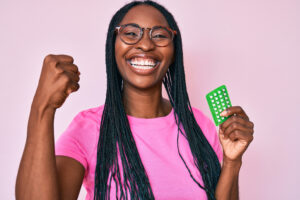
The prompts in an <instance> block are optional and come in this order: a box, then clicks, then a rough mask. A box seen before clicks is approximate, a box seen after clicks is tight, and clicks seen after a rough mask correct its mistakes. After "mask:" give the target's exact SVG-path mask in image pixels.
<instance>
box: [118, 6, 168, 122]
mask: <svg viewBox="0 0 300 200" xmlns="http://www.w3.org/2000/svg"><path fill="white" fill-rule="evenodd" d="M129 23H136V24H138V25H139V26H140V27H149V28H152V27H153V26H166V27H169V25H168V22H167V21H166V19H165V18H164V16H163V15H162V14H161V13H160V12H159V11H158V10H157V9H155V8H153V7H151V6H143V5H142V6H136V7H134V8H132V9H131V10H130V11H129V12H128V13H127V14H126V15H125V17H124V18H123V20H122V21H121V22H120V25H122V24H129ZM148 31H149V30H145V32H144V35H143V37H142V39H141V40H140V41H139V42H138V43H136V44H134V45H127V44H125V43H124V42H122V41H121V39H120V38H119V36H117V38H116V43H115V49H117V51H116V52H115V57H116V62H117V65H118V69H119V72H120V74H121V76H122V77H123V81H124V83H123V84H124V95H123V96H124V99H123V102H124V106H125V111H126V113H127V114H128V115H132V116H135V117H141V118H154V117H161V116H165V115H167V114H168V113H169V112H170V111H171V109H172V106H171V104H170V102H169V101H167V100H165V99H163V97H162V79H163V77H164V76H165V74H166V72H167V70H168V68H169V66H170V65H171V63H172V61H173V55H174V45H173V43H170V44H169V45H168V46H166V47H157V46H155V44H154V43H153V42H152V41H151V39H150V38H149V33H148ZM133 54H145V55H152V56H154V55H155V56H157V57H158V58H159V59H160V61H161V64H160V66H159V68H158V69H157V70H156V71H155V73H153V74H151V75H146V76H141V75H138V74H136V73H134V72H133V71H132V70H130V69H129V68H128V66H127V64H126V58H128V56H130V55H133Z"/></svg>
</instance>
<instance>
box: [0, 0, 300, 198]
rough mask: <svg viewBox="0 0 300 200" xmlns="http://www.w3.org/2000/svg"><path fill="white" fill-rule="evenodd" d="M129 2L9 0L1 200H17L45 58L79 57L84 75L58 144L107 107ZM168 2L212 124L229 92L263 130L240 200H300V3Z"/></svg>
mask: <svg viewBox="0 0 300 200" xmlns="http://www.w3.org/2000/svg"><path fill="white" fill-rule="evenodd" d="M126 2H128V1H121V0H120V1H113V2H110V3H105V2H104V1H103V2H101V1H95V0H93V1H80V0H75V1H71V0H70V1H67V0H64V1H62V0H60V1H58V0H51V1H50V0H47V1H37V0H35V1H34V0H27V1H21V0H19V1H16V0H1V2H0V30H1V31H0V61H1V64H0V66H1V73H0V87H1V104H0V110H1V112H0V113H1V114H0V123H1V138H0V156H1V157H0V160H1V170H0V177H1V179H0V196H1V197H0V198H1V199H14V184H15V178H16V173H17V169H18V165H19V162H20V158H21V155H22V151H23V148H24V143H25V139H26V126H27V119H28V114H29V110H30V105H31V101H32V98H33V95H34V92H35V89H36V86H37V82H38V79H39V74H40V70H41V65H42V61H43V58H44V56H46V55H47V54H49V53H53V54H60V53H64V54H69V55H72V56H73V57H74V58H75V63H76V64H77V65H78V66H79V68H80V71H81V81H80V83H81V88H80V90H79V91H78V92H77V93H75V94H72V95H71V96H70V97H69V99H68V100H67V101H66V103H65V104H64V106H63V107H62V108H61V109H59V110H58V112H57V115H56V119H55V135H56V138H57V137H58V136H59V135H60V134H61V132H62V131H63V130H64V129H65V128H66V127H67V125H68V124H69V123H70V121H71V120H72V118H73V117H74V116H75V114H76V113H78V112H79V111H81V110H83V109H86V108H89V107H95V106H98V105H100V104H103V103H104V98H105V91H106V75H105V59H104V53H105V51H104V44H105V40H106V31H107V28H108V23H109V21H110V19H111V17H112V15H113V14H114V12H115V11H116V10H117V9H119V8H120V7H121V6H122V5H124V4H125V3H126ZM159 2H160V3H161V4H163V5H165V6H166V7H167V8H168V9H169V10H170V11H171V12H172V13H173V15H174V16H175V18H176V20H177V22H178V24H179V27H180V29H181V31H182V37H183V47H184V58H185V67H186V76H187V85H188V92H189V95H190V99H191V102H192V105H193V106H194V107H197V108H200V109H202V110H203V111H204V112H205V113H206V114H207V115H208V116H210V113H209V111H208V106H207V104H206V101H205V94H206V93H207V92H209V91H210V90H212V89H214V88H215V87H217V86H219V85H221V84H226V85H227V87H228V90H229V93H230V96H231V99H232V103H233V104H234V105H241V106H242V107H243V108H244V109H245V110H246V112H247V113H248V115H249V116H250V118H251V120H252V121H253V122H254V123H255V134H254V141H253V142H252V144H251V145H250V147H249V148H248V150H247V152H246V153H245V154H244V157H243V166H242V169H241V173H240V197H241V199H243V200H253V199H272V200H275V199H276V200H281V199H289V200H291V199H292V200H293V199H299V196H300V191H299V180H298V179H299V178H300V175H299V163H300V156H299V153H300V151H299V147H298V146H297V145H298V144H299V139H300V136H299V134H300V132H299V128H297V127H299V126H298V125H299V124H298V123H299V119H300V117H299V112H300V106H299V103H300V94H299V86H300V84H299V83H298V80H299V78H298V76H299V74H300V70H299V67H300V66H299V65H300V37H299V35H300V14H299V13H300V12H299V11H300V1H296V0H293V1H292V0H272V1H271V0H251V1H250V0H248V1H237V0H228V1H215V0H209V1H200V0H197V1H196V0H195V1H179V0H178V1H174V0H160V1H159ZM297 178H298V179H297ZM84 194H85V191H84V190H82V192H81V194H80V197H79V199H83V197H84Z"/></svg>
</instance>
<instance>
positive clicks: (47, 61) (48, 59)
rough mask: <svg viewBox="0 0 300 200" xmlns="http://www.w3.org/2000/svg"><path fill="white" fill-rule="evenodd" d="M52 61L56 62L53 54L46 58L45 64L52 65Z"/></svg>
mask: <svg viewBox="0 0 300 200" xmlns="http://www.w3.org/2000/svg"><path fill="white" fill-rule="evenodd" d="M52 61H55V56H54V55H53V54H48V55H47V56H46V57H45V58H44V62H45V63H50V62H52Z"/></svg>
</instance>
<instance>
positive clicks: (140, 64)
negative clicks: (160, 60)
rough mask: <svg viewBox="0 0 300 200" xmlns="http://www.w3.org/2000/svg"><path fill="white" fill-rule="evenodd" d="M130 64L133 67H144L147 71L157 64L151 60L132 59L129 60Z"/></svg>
mask: <svg viewBox="0 0 300 200" xmlns="http://www.w3.org/2000/svg"><path fill="white" fill-rule="evenodd" d="M130 64H131V65H132V66H134V67H138V68H140V67H146V69H149V67H150V68H152V67H154V66H155V65H156V64H157V62H156V61H155V60H153V59H144V58H132V59H131V60H130Z"/></svg>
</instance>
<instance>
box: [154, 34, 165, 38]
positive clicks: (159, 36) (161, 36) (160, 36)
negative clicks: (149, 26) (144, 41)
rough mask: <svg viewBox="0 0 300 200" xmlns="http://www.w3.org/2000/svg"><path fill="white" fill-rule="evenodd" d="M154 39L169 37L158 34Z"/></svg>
mask: <svg viewBox="0 0 300 200" xmlns="http://www.w3.org/2000/svg"><path fill="white" fill-rule="evenodd" d="M153 38H168V37H167V36H165V35H161V34H157V35H154V36H153Z"/></svg>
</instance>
